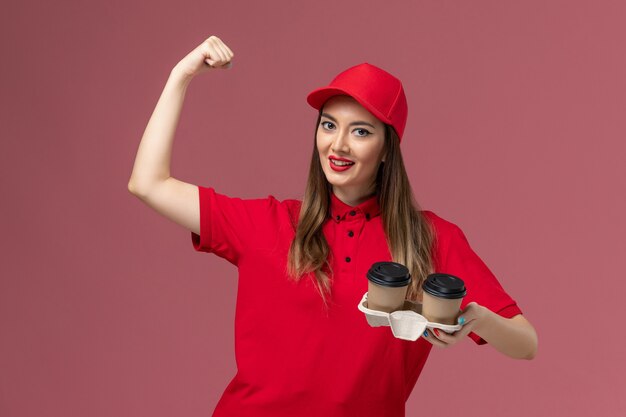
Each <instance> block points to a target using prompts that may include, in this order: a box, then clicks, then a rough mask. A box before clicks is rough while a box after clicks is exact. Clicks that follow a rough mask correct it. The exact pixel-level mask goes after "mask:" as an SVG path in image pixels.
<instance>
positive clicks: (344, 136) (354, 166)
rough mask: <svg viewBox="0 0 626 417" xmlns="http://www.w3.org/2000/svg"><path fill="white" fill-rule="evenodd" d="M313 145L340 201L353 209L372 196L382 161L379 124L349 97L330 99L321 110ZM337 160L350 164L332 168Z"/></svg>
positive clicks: (382, 136) (382, 139)
mask: <svg viewBox="0 0 626 417" xmlns="http://www.w3.org/2000/svg"><path fill="white" fill-rule="evenodd" d="M316 143H317V150H318V152H319V155H320V162H321V164H322V169H323V170H324V174H325V175H326V179H327V180H328V182H329V183H330V184H331V185H332V187H333V192H334V193H335V195H336V196H337V197H339V199H340V200H342V201H344V202H345V203H347V204H350V205H357V204H360V203H361V202H362V201H364V200H365V199H366V198H367V197H369V196H371V195H372V194H374V192H375V191H376V174H377V172H378V167H379V165H380V162H381V160H383V159H384V158H383V155H382V153H383V152H382V151H383V146H384V143H385V125H384V124H383V122H381V121H380V120H378V119H377V118H376V117H375V116H374V115H373V114H371V113H370V112H369V111H368V110H366V109H365V108H364V107H363V106H361V105H360V104H359V103H358V102H357V101H356V100H355V99H353V98H352V97H350V96H345V95H342V96H334V97H331V98H330V99H329V100H328V101H327V102H326V104H324V107H323V109H322V116H321V119H320V124H319V126H317V134H316ZM337 158H339V159H343V160H347V161H350V162H351V164H349V165H345V166H339V165H336V164H334V163H333V160H336V159H337ZM339 163H342V162H339Z"/></svg>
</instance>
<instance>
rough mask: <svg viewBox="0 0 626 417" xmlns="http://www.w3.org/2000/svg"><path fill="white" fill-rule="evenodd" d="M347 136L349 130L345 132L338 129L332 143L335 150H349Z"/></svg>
mask: <svg viewBox="0 0 626 417" xmlns="http://www.w3.org/2000/svg"><path fill="white" fill-rule="evenodd" d="M347 136H348V134H347V132H343V131H340V130H338V131H337V134H336V135H335V138H334V140H333V143H332V150H333V152H337V151H341V152H348V150H349V147H348V137H347Z"/></svg>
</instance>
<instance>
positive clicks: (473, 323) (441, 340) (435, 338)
mask: <svg viewBox="0 0 626 417" xmlns="http://www.w3.org/2000/svg"><path fill="white" fill-rule="evenodd" d="M488 313H489V310H487V308H485V307H483V306H481V305H480V304H478V303H476V302H474V301H472V302H471V303H468V304H467V306H465V309H464V310H463V311H462V312H461V314H460V315H459V317H458V320H457V321H458V323H459V324H461V325H463V327H462V328H461V330H458V331H456V332H454V333H446V332H444V331H443V330H441V329H426V331H424V334H423V335H422V337H423V338H424V339H426V340H428V341H429V342H430V343H432V344H433V345H435V346H438V347H441V348H447V347H450V346H452V345H455V344H457V343H458V342H459V341H461V340H463V339H465V337H466V336H467V335H468V334H469V333H470V332H472V331H473V330H474V329H476V327H478V326H480V325H481V323H482V322H483V320H484V318H485V317H486V315H487V314H488Z"/></svg>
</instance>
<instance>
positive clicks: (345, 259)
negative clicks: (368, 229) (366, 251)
mask: <svg viewBox="0 0 626 417" xmlns="http://www.w3.org/2000/svg"><path fill="white" fill-rule="evenodd" d="M369 219H370V215H369V213H363V211H362V210H361V209H359V208H356V209H353V210H349V211H348V212H346V213H345V214H344V215H343V216H341V215H336V216H335V222H336V223H337V226H336V227H337V228H338V236H340V239H341V244H340V247H341V253H337V257H338V259H337V263H338V264H339V265H338V266H339V269H340V271H341V272H343V273H347V274H352V275H354V273H355V267H356V262H355V261H356V257H357V256H358V248H359V245H358V242H359V238H360V236H361V233H362V231H363V227H365V224H366V222H368V221H369Z"/></svg>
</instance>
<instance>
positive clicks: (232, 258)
mask: <svg viewBox="0 0 626 417" xmlns="http://www.w3.org/2000/svg"><path fill="white" fill-rule="evenodd" d="M198 194H199V200H200V203H199V204H200V235H198V234H196V233H194V232H191V242H192V244H193V247H194V249H195V250H196V251H199V252H207V253H214V254H216V255H217V256H219V257H221V258H224V259H226V260H228V261H229V262H230V263H232V264H233V265H238V263H239V258H240V257H241V255H242V254H243V253H244V252H245V251H246V250H249V249H250V247H252V246H253V245H254V243H255V242H257V241H258V239H259V235H260V234H262V233H261V232H262V231H263V230H264V229H263V227H264V226H265V225H266V224H267V223H268V218H269V217H270V216H271V213H272V209H273V208H274V207H275V206H276V204H275V203H276V199H275V198H274V197H273V196H271V195H270V196H268V197H267V198H259V199H241V198H238V197H229V196H227V195H224V194H220V193H217V192H216V191H215V189H214V188H212V187H203V186H198Z"/></svg>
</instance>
